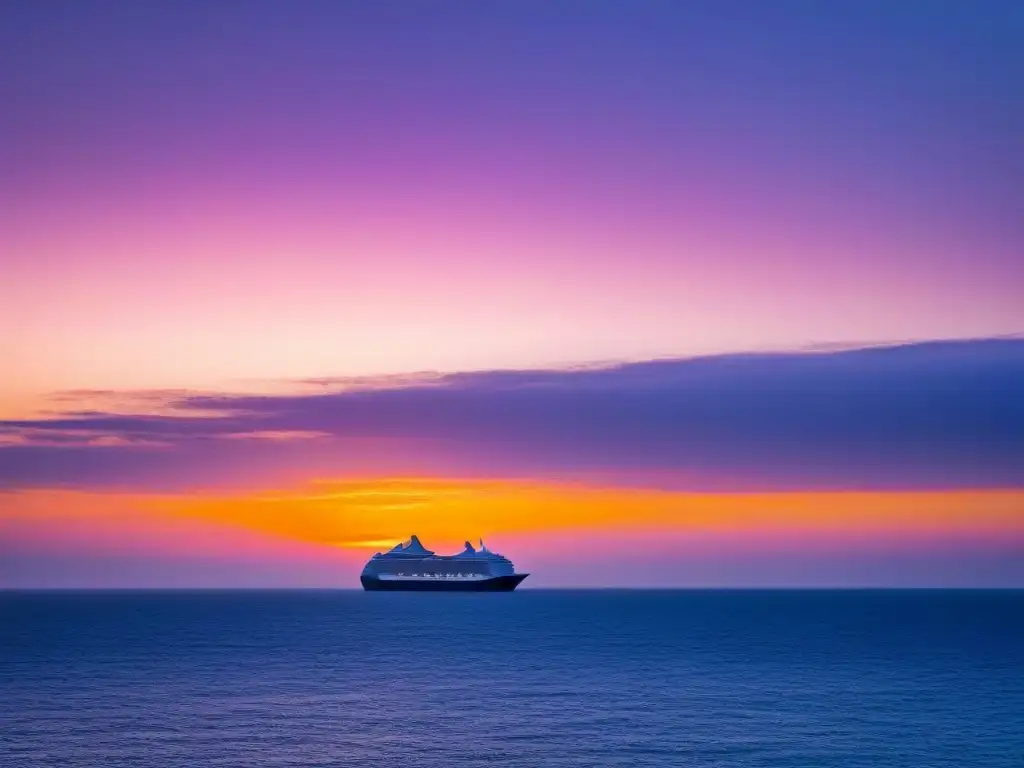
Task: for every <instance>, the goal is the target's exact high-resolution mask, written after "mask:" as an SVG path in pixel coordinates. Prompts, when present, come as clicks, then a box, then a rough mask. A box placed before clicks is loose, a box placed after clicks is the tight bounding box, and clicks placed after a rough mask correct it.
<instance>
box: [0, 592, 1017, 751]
mask: <svg viewBox="0 0 1024 768" xmlns="http://www.w3.org/2000/svg"><path fill="white" fill-rule="evenodd" d="M495 765H508V766H801V767H803V766H844V767H846V766H914V768H919V767H921V766H956V767H957V768H962V767H963V766H993V767H995V766H1006V767H1007V768H1009V767H1010V766H1014V767H1015V768H1020V766H1024V592H948V591H922V592H856V591H851V592H829V591H820V592H799V591H796V592H715V591H707V592H703V591H651V592H642V591H608V592H603V591H591V592H587V591H582V592H571V591H566V592H560V591H550V592H548V591H540V590H538V591H530V590H523V591H520V592H516V593H513V594H487V595H459V594H401V593H397V594H388V593H363V592H344V591H341V592H220V593H216V592H214V593H209V592H207V593H203V592H191V593H190V592H182V593H77V594H76V593H63V594H56V593H49V594H47V593H6V594H3V593H0V766H3V768H23V767H25V768H29V767H31V766H60V767H61V768H77V767H79V766H104V767H107V766H132V767H133V768H135V767H139V768H148V767H150V766H152V767H153V768H157V767H158V766H159V767H160V768H164V767H168V768H173V767H177V766H189V767H190V768H191V767H193V766H375V767H377V766H385V767H390V766H396V767H400V768H434V767H436V768H452V767H457V766H492V767H493V766H495Z"/></svg>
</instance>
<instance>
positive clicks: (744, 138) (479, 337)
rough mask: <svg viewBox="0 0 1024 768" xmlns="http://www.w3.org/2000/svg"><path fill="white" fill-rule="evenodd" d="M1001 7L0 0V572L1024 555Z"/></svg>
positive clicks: (743, 581) (726, 566)
mask: <svg viewBox="0 0 1024 768" xmlns="http://www.w3.org/2000/svg"><path fill="white" fill-rule="evenodd" d="M1022 38H1024V4H1022V3H1019V2H1013V1H1012V0H1008V1H1007V2H997V1H996V0H982V1H981V2H967V1H966V0H964V1H963V2H935V1H934V0H906V1H905V2H899V3H893V2H883V1H882V0H863V1H860V2H854V1H853V0H847V1H844V2H840V1H839V0H824V1H818V2H813V1H812V0H802V1H799V2H798V1H796V0H779V1H778V2H761V1H760V0H756V1H755V0H749V1H745V2H741V1H740V0H715V1H713V2H712V0H707V1H705V2H701V1H697V2H668V1H665V2H646V1H644V0H640V1H635V2H632V1H631V2H600V1H599V0H590V1H587V2H584V1H582V0H579V1H574V2H570V1H569V0H564V1H563V0H556V1H555V2H539V1H538V2H533V1H532V0H515V1H512V0H509V1H507V2H506V1H505V0H495V1H494V2H484V3H482V2H471V1H470V0H464V1H459V2H455V1H449V0H436V1H434V2H397V1H390V0H388V1H385V2H379V1H374V2H344V3H341V2H328V1H327V0H322V1H318V2H313V1H311V0H297V1H295V2H287V3H286V2H283V1H280V0H278V1H274V2H271V1H269V0H252V1H251V2H246V3H237V2H229V1H228V0H213V1H211V0H202V1H200V0H180V1H179V2H174V3H167V2H130V3H129V2H123V1H121V0H93V1H92V2H87V3H85V2H83V3H74V2H54V3H40V2H33V1H32V0H15V1H14V2H7V3H4V4H3V6H2V9H0V364H2V372H3V374H2V375H0V587H37V586H42V587H48V586H52V587H99V586H102V587H108V586H112V587H150V586H202V587H207V586H209V587H219V586H224V587H229V586H328V587H352V586H358V580H357V574H358V571H359V568H360V567H361V565H362V563H363V562H364V561H365V560H366V559H367V558H368V557H369V556H370V555H371V554H373V552H375V551H378V550H380V549H382V548H387V547H390V546H392V545H393V544H394V543H396V542H397V541H399V540H401V539H404V538H407V537H408V535H409V534H411V533H417V534H419V535H420V537H421V538H422V539H423V541H424V543H425V544H427V545H428V546H429V547H431V548H433V549H437V550H439V551H442V552H443V551H445V549H446V548H450V549H452V551H455V550H456V549H458V548H459V547H460V546H461V543H462V541H463V540H465V539H467V538H472V539H473V540H474V541H475V540H476V538H477V537H478V536H483V537H484V538H485V540H487V541H488V544H489V545H490V546H491V548H492V549H496V550H498V551H501V552H502V553H504V554H506V555H507V556H509V557H510V558H511V559H512V560H513V561H514V562H515V563H516V565H517V566H518V567H519V568H520V569H522V570H525V571H528V572H531V573H532V574H533V575H532V576H531V578H530V579H529V580H528V581H527V582H526V586H534V587H542V586H617V585H620V586H777V585H808V586H828V585H870V586H907V585H910V586H948V585H962V586H1024V91H1022V83H1024V46H1022V45H1021V44H1020V41H1021V39H1022Z"/></svg>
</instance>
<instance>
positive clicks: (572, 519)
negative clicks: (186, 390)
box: [0, 479, 1024, 557]
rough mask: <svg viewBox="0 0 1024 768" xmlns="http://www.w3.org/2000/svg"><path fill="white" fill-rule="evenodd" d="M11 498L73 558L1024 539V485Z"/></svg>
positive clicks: (357, 488) (482, 484)
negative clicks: (597, 541) (415, 539)
mask: <svg viewBox="0 0 1024 768" xmlns="http://www.w3.org/2000/svg"><path fill="white" fill-rule="evenodd" d="M0 499H2V501H3V503H2V504H0V538H3V539H7V540H8V541H13V542H18V541H23V542H26V543H27V542H34V543H36V544H38V545H42V546H50V547H58V548H60V549H63V550H66V549H72V550H95V549H96V548H99V549H101V550H110V549H114V550H119V551H133V552H138V551H150V550H159V551H164V550H170V551H177V552H185V553H188V552H195V551H196V550H197V549H200V550H203V551H204V552H207V553H210V554H212V553H215V552H223V553H225V555H231V554H232V553H237V552H238V551H239V550H247V549H249V550H251V549H252V548H253V546H254V545H253V544H252V542H254V541H257V540H258V541H259V542H261V544H260V546H259V547H258V548H259V549H260V551H263V550H264V549H266V550H267V552H270V551H273V550H274V548H275V547H278V548H280V549H281V551H284V550H289V549H292V550H294V548H296V547H298V548H299V549H305V548H306V547H308V546H310V545H313V546H314V547H321V548H324V547H326V548H331V549H333V550H334V551H336V552H338V554H339V555H342V556H344V557H348V556H345V555H344V554H343V551H351V550H358V551H360V552H363V553H365V552H366V551H367V550H382V549H386V548H388V547H390V546H392V545H393V544H394V543H396V542H398V541H401V540H403V539H405V538H407V537H408V536H409V534H410V533H417V534H419V535H420V536H421V537H422V538H423V540H424V541H425V542H426V543H427V544H428V546H431V547H432V548H435V549H437V550H438V551H442V552H443V551H446V550H447V549H448V548H453V551H454V548H458V547H459V546H460V545H461V543H462V542H463V541H464V540H466V539H467V538H469V539H474V540H475V538H476V537H477V536H483V537H484V538H485V539H486V538H487V537H489V536H498V537H508V538H516V539H522V538H523V537H526V538H527V539H530V540H539V539H543V538H544V537H552V538H562V537H564V536H565V535H567V534H583V535H591V534H593V535H601V536H605V537H609V536H610V537H616V536H620V537H622V538H623V540H624V541H626V540H628V539H632V538H634V537H635V536H637V535H641V536H643V535H651V536H659V535H672V536H673V537H679V536H683V537H686V536H692V537H694V539H695V540H698V539H700V538H701V537H703V536H707V535H713V536H716V537H724V538H726V539H729V540H732V541H735V542H737V543H743V545H744V546H746V547H751V546H752V547H755V548H756V547H758V546H765V547H770V546H772V545H773V544H775V543H779V542H785V541H787V540H797V539H798V540H800V541H802V542H805V543H807V542H809V543H810V544H812V545H813V543H814V542H815V541H820V542H824V541H842V540H849V541H854V540H861V541H863V540H865V539H868V540H871V541H884V542H894V541H914V540H917V539H928V540H931V539H934V538H936V537H938V538H942V539H948V540H951V541H955V540H956V539H957V538H958V537H962V536H971V537H983V538H985V539H991V540H993V541H999V540H1003V539H1004V538H1006V537H1011V538H1016V537H1022V536H1024V516H1022V515H1021V513H1020V511H1021V510H1022V509H1024V491H1021V490H985V491H955V492H923V491H922V492H794V493H756V494H693V493H679V492H665V491H653V490H628V489H613V488H593V487H582V486H569V485H553V484H543V483H533V482H513V481H476V480H465V481H463V480H455V479H392V480H367V481H337V482H334V481H319V482H314V483H311V484H309V485H307V486H305V487H302V488H298V489H293V490H283V491H275V492H263V493H252V494H247V495H230V496H229V495H206V494H181V495H142V494H120V493H92V492H83V491H69V490H33V491H24V492H17V493H8V494H4V495H2V496H0ZM275 542H276V544H275ZM339 550H341V551H339ZM351 556H353V557H355V556H356V552H355V551H352V553H351ZM358 556H359V557H361V556H362V555H361V554H360V555H358Z"/></svg>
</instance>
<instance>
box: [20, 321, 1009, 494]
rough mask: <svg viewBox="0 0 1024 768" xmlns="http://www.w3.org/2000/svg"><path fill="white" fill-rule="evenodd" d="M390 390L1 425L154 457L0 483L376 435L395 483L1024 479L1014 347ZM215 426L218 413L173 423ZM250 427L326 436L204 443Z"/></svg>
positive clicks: (146, 474) (77, 455)
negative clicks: (420, 479)
mask: <svg viewBox="0 0 1024 768" xmlns="http://www.w3.org/2000/svg"><path fill="white" fill-rule="evenodd" d="M395 382H396V386H393V387H390V388H381V387H380V382H379V380H374V383H373V385H372V386H370V387H369V388H367V389H346V390H345V391H341V392H317V393H312V394H296V395H282V396H267V395H261V396H239V395H210V394H206V393H203V394H199V393H197V394H194V395H187V394H186V395H184V396H181V395H179V394H177V393H176V398H175V400H174V401H173V403H172V405H173V407H174V410H175V414H182V415H168V416H152V415H148V416H132V415H119V414H115V413H102V412H85V413H76V414H73V415H72V414H65V415H61V416H59V417H55V418H50V419H39V420H21V421H6V422H0V432H7V433H19V432H20V433H24V432H28V431H31V432H32V433H33V434H40V433H43V432H45V431H46V430H52V431H53V432H54V433H55V434H60V435H63V436H66V435H69V434H74V433H75V432H76V431H80V432H81V433H82V434H83V435H84V434H88V435H90V436H95V435H97V434H101V435H109V436H113V437H118V438H123V439H125V440H133V441H145V440H149V441H159V442H162V443H168V444H169V445H168V447H167V448H166V449H164V450H154V449H152V448H147V447H145V446H131V445H126V446H121V447H118V446H111V445H107V446H102V447H100V446H89V445H80V446H75V447H74V448H71V447H62V446H59V445H46V446H19V445H10V446H7V447H4V448H2V449H0V484H4V485H7V486H11V485H14V486H23V485H35V484H40V483H42V484H47V483H59V482H61V481H73V482H85V483H88V481H89V470H88V468H89V467H92V468H93V469H92V471H94V472H96V473H97V474H96V477H97V478H99V477H100V476H104V477H109V476H110V475H112V474H116V472H117V469H118V467H121V468H122V469H123V473H124V476H125V477H128V478H140V479H141V478H147V479H146V480H145V481H144V482H147V483H149V482H152V481H153V479H154V478H155V477H158V476H159V475H160V473H161V472H163V473H166V474H168V475H174V474H175V473H186V474H187V473H188V472H189V471H190V467H192V466H202V469H203V475H204V476H209V475H211V473H212V474H215V469H216V467H217V466H218V465H219V466H223V467H224V468H225V471H226V468H227V467H228V466H229V465H232V464H239V465H244V464H245V462H246V460H247V459H248V458H250V457H251V458H253V459H256V458H258V459H259V460H260V462H264V463H266V464H267V465H268V466H270V465H273V462H274V460H275V459H274V457H275V456H280V457H281V460H282V461H283V460H284V459H285V458H286V455H287V456H291V457H293V458H294V457H296V456H299V455H301V456H303V457H305V460H307V461H310V462H313V463H314V464H316V465H317V466H318V467H320V468H321V470H322V471H330V472H334V473H336V474H339V475H341V474H346V473H350V472H355V471H365V470H366V468H367V466H368V464H367V463H366V462H365V461H363V462H361V461H359V460H358V459H357V458H356V457H358V456H359V455H360V450H359V445H360V444H361V442H365V441H379V440H381V439H384V440H386V441H391V442H390V445H391V446H392V448H391V449H387V450H380V451H378V453H377V454H376V455H375V463H373V466H378V465H386V464H387V462H388V460H389V458H390V459H391V460H393V461H394V463H395V466H396V471H402V472H416V471H424V472H445V473H448V474H466V475H468V474H492V475H517V476H522V475H531V476H541V477H551V478H558V477H567V476H581V475H585V476H590V477H604V478H608V479H610V480H611V481H614V482H620V481H621V482H629V481H630V479H631V478H632V479H634V480H635V479H636V478H641V477H644V478H655V477H656V478H660V479H659V480H658V482H659V484H666V483H667V484H669V485H676V484H681V485H684V486H690V485H696V486H700V487H705V486H709V485H710V486H714V487H733V488H737V489H739V488H744V489H748V488H749V489H754V488H777V487H787V488H788V487H794V488H812V487H814V488H817V487H829V488H834V487H842V488H870V487H908V488H921V487H975V486H1001V487H1016V486H1020V485H1022V484H1024V340H1021V339H993V340H978V341H966V342H930V343H922V344H908V345H900V346H894V347H875V348H868V349H860V350H852V351H839V352H827V353H813V354H808V353H798V354H788V353H787V354H746V355H723V356H717V357H705V358H694V359H685V360H663V361H651V362H643V363H632V364H625V365H619V366H614V367H608V368H600V369H573V370H555V371H544V370H538V371H491V372H479V373H460V374H453V375H447V376H433V377H422V378H417V379H408V378H402V377H397V378H396V379H395ZM349 385H350V386H351V381H350V382H349ZM211 411H213V412H217V413H219V414H221V415H219V416H202V417H189V416H187V414H190V413H197V414H198V413H204V414H205V413H208V412H211ZM256 431H275V432H276V431H279V432H282V433H288V432H298V431H314V432H319V433H327V435H329V436H330V437H329V438H328V439H326V440H324V441H318V443H319V444H318V445H315V446H305V447H302V448H297V447H295V446H285V445H281V446H273V445H272V446H259V447H255V446H252V445H249V444H248V443H250V442H253V441H224V440H217V439H216V438H220V437H223V436H225V435H238V434H242V433H247V432H256ZM214 442H215V443H216V444H217V445H216V447H215V448H211V443H214ZM228 442H231V443H232V444H231V445H225V443H228ZM242 443H245V444H244V445H243V444H242ZM403 446H404V448H403ZM98 451H102V452H103V453H102V454H97V453H96V452H98ZM69 452H73V453H69ZM72 455H73V457H74V458H73V460H72V458H71V456H72ZM76 468H77V469H76ZM100 470H102V471H100Z"/></svg>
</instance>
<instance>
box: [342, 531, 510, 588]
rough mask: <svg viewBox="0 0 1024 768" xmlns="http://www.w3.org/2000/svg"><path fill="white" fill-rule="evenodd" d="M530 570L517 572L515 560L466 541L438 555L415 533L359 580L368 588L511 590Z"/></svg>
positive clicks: (375, 561) (373, 561) (369, 565)
mask: <svg viewBox="0 0 1024 768" xmlns="http://www.w3.org/2000/svg"><path fill="white" fill-rule="evenodd" d="M527 576H529V574H528V573H516V572H515V568H514V567H513V565H512V562H511V561H510V560H509V559H508V558H507V557H502V556H501V555H499V554H497V553H496V552H491V551H490V550H489V549H487V547H486V546H484V542H483V540H481V541H480V549H474V548H473V545H472V544H470V543H469V542H468V541H467V542H466V546H465V549H463V550H462V551H461V552H459V553H458V554H457V555H436V554H434V553H433V552H431V551H430V550H429V549H427V548H426V547H424V546H423V544H421V543H420V540H419V538H417V537H416V536H412V537H411V538H410V539H409V540H408V541H405V542H403V543H401V544H399V545H398V546H396V547H395V548H394V549H391V550H389V551H387V552H383V553H381V552H378V553H377V554H375V555H374V556H373V557H371V558H370V562H368V563H367V564H366V566H365V567H364V568H363V572H362V574H361V575H360V576H359V580H360V581H361V582H362V584H363V589H365V590H367V591H374V592H375V591H379V590H401V591H418V592H511V591H512V590H513V589H515V588H516V587H518V586H519V584H520V583H521V582H522V580H523V579H525V578H526V577H527Z"/></svg>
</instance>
